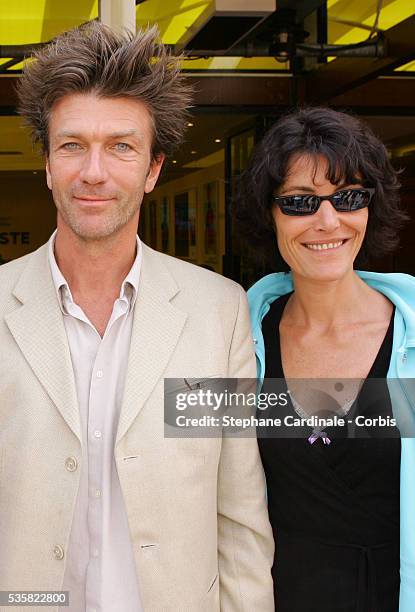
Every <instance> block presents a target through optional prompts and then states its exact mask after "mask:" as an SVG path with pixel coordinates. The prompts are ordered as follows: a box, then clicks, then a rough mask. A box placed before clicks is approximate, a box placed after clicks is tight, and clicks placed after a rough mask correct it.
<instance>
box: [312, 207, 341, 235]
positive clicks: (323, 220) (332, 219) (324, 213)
mask: <svg viewBox="0 0 415 612" xmlns="http://www.w3.org/2000/svg"><path fill="white" fill-rule="evenodd" d="M314 223H315V225H314V228H315V229H316V230H321V231H326V232H333V231H334V230H336V229H337V228H338V227H339V226H340V220H339V214H338V212H337V211H336V209H335V208H334V206H333V205H332V203H331V202H330V200H322V201H321V203H320V208H319V209H318V211H317V212H316V213H315V215H314Z"/></svg>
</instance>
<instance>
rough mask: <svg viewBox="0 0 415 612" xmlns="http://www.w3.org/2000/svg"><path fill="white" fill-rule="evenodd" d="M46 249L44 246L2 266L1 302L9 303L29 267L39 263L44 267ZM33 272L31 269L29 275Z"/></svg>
mask: <svg viewBox="0 0 415 612" xmlns="http://www.w3.org/2000/svg"><path fill="white" fill-rule="evenodd" d="M46 248H47V245H43V246H41V247H40V248H39V249H37V250H36V251H33V252H32V253H28V254H27V255H23V257H18V258H17V259H13V260H12V261H9V262H8V263H6V264H3V265H2V266H0V301H4V299H6V301H7V298H8V296H9V295H10V294H11V293H12V292H13V290H14V288H15V287H16V285H17V283H18V281H19V279H20V277H21V276H22V274H24V273H25V271H26V269H27V268H28V266H33V263H36V261H38V262H40V263H41V264H42V266H43V267H44V262H46V258H45V257H44V255H45V252H46V251H45V249H46ZM35 267H36V266H35ZM31 272H32V271H31V270H30V269H29V275H30V274H31Z"/></svg>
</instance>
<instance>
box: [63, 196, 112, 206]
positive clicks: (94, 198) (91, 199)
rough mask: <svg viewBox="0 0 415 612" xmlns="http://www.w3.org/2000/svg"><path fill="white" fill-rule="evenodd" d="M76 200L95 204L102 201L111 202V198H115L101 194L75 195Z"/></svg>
mask: <svg viewBox="0 0 415 612" xmlns="http://www.w3.org/2000/svg"><path fill="white" fill-rule="evenodd" d="M73 197H74V199H75V200H78V201H79V202H84V203H85V204H95V203H102V202H111V200H113V199H114V198H109V197H107V196H99V195H94V196H83V195H81V196H73Z"/></svg>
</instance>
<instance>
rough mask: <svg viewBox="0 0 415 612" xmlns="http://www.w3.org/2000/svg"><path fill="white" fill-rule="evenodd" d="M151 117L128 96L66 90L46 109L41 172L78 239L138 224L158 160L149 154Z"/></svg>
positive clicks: (96, 237) (97, 237)
mask: <svg viewBox="0 0 415 612" xmlns="http://www.w3.org/2000/svg"><path fill="white" fill-rule="evenodd" d="M152 137H153V132H152V122H151V117H150V114H149V112H148V110H147V108H146V107H145V105H144V104H143V103H141V102H139V101H137V100H131V99H129V98H105V97H104V98H99V97H97V96H96V95H94V94H70V95H67V96H65V97H63V98H62V99H61V100H59V101H58V102H57V103H56V104H55V105H54V106H53V108H52V112H51V117H50V121H49V155H48V158H47V161H46V176H47V183H48V187H49V189H51V190H52V193H53V198H54V201H55V204H56V208H57V209H58V227H60V226H62V225H65V226H67V227H68V228H69V229H70V230H72V232H73V233H74V234H76V235H77V236H78V237H80V238H82V239H84V240H101V239H104V238H107V237H109V236H112V235H114V234H116V233H117V232H118V231H120V230H121V229H122V228H123V227H125V226H126V225H127V224H131V225H134V226H135V227H136V226H137V224H138V216H139V210H140V205H141V202H142V199H143V196H144V193H149V192H150V191H152V190H153V189H154V186H155V184H156V181H157V178H158V176H159V173H160V170H161V166H162V163H163V160H164V157H163V156H160V157H159V158H158V159H157V160H152V159H151V144H152Z"/></svg>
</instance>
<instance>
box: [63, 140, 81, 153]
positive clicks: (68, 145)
mask: <svg viewBox="0 0 415 612" xmlns="http://www.w3.org/2000/svg"><path fill="white" fill-rule="evenodd" d="M80 146H81V145H79V144H78V143H77V142H65V143H64V144H63V145H62V148H63V149H66V150H67V151H77V150H78V149H79V148H80Z"/></svg>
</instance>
